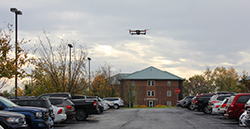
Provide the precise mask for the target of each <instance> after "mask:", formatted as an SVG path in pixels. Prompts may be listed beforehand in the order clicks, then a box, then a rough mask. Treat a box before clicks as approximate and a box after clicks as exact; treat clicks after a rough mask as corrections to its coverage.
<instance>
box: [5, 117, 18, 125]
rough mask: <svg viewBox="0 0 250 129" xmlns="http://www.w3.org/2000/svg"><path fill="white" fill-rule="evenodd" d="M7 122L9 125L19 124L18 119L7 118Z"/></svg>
mask: <svg viewBox="0 0 250 129" xmlns="http://www.w3.org/2000/svg"><path fill="white" fill-rule="evenodd" d="M7 121H8V122H9V123H12V124H17V123H19V122H20V118H18V117H9V118H8V119H7Z"/></svg>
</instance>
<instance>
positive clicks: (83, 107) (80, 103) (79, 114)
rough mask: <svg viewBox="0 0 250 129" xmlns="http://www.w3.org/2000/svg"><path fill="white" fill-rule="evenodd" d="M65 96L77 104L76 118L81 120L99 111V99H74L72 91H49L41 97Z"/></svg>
mask: <svg viewBox="0 0 250 129" xmlns="http://www.w3.org/2000/svg"><path fill="white" fill-rule="evenodd" d="M52 96H54V97H60V96H61V97H65V98H68V99H69V100H70V101H72V102H73V104H75V106H74V107H75V112H76V115H75V119H76V120H79V121H83V120H86V118H87V117H88V115H90V114H92V113H93V112H94V111H98V110H99V108H98V100H97V99H72V96H71V94H70V93H48V94H42V95H40V96H39V97H52Z"/></svg>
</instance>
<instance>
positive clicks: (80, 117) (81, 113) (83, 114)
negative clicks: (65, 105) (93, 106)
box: [75, 109, 88, 121]
mask: <svg viewBox="0 0 250 129" xmlns="http://www.w3.org/2000/svg"><path fill="white" fill-rule="evenodd" d="M87 117H88V115H87V113H86V112H85V111H84V110H82V109H79V110H77V111H76V116H75V119H76V120H77V121H84V120H86V118H87Z"/></svg>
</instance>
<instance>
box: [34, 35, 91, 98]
mask: <svg viewBox="0 0 250 129" xmlns="http://www.w3.org/2000/svg"><path fill="white" fill-rule="evenodd" d="M44 35H45V38H46V41H47V45H46V44H44V43H43V41H42V40H41V38H39V45H38V46H36V49H35V51H34V53H35V54H37V57H34V58H33V60H32V64H33V65H34V67H35V69H34V70H33V71H32V73H31V76H32V79H33V80H32V82H33V89H34V90H33V92H32V95H34V96H38V95H40V94H43V93H51V92H69V93H71V94H83V93H84V92H85V89H86V85H84V84H86V83H85V82H86V81H85V74H86V70H85V66H86V61H87V59H86V56H87V52H86V49H84V47H82V46H80V45H79V46H76V42H74V41H72V44H73V46H75V47H73V49H72V54H71V57H72V63H71V67H68V64H69V63H68V62H69V61H67V58H68V57H69V56H68V53H69V52H68V46H67V45H68V44H69V43H68V41H64V40H61V43H57V44H59V45H58V46H55V44H53V45H52V43H51V40H50V39H49V37H48V36H47V34H46V33H45V32H44ZM70 69H71V71H72V72H71V76H70V77H69V71H70Z"/></svg>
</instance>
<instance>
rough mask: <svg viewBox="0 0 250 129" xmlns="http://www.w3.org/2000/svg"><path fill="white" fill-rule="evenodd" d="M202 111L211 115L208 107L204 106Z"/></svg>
mask: <svg viewBox="0 0 250 129" xmlns="http://www.w3.org/2000/svg"><path fill="white" fill-rule="evenodd" d="M202 111H203V112H204V113H205V114H211V113H212V110H211V109H209V108H208V105H205V106H204V107H203V108H202Z"/></svg>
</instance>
